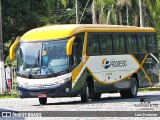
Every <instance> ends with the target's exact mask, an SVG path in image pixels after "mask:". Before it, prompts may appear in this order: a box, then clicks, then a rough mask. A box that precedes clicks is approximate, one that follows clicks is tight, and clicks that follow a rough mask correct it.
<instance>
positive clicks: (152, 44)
mask: <svg viewBox="0 0 160 120" xmlns="http://www.w3.org/2000/svg"><path fill="white" fill-rule="evenodd" d="M146 36H147V45H148V52H155V51H157V44H156V37H155V34H147V35H146Z"/></svg>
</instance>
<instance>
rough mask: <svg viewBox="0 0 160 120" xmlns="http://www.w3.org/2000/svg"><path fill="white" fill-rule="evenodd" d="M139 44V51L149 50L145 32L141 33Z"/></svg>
mask: <svg viewBox="0 0 160 120" xmlns="http://www.w3.org/2000/svg"><path fill="white" fill-rule="evenodd" d="M138 46H139V52H143V53H146V52H147V47H146V36H145V34H140V35H139V37H138Z"/></svg>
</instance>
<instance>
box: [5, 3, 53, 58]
mask: <svg viewBox="0 0 160 120" xmlns="http://www.w3.org/2000/svg"><path fill="white" fill-rule="evenodd" d="M52 6H53V4H51V2H50V3H49V0H3V1H2V21H3V23H2V26H3V41H4V43H6V42H8V41H9V40H11V41H12V42H11V44H12V43H13V42H14V40H15V39H16V37H17V36H21V35H23V34H24V33H25V32H26V31H28V30H30V29H33V28H35V27H39V26H43V25H45V24H46V20H45V18H48V16H49V13H50V9H51V7H52ZM4 48H5V46H4ZM4 54H5V58H4V60H5V59H6V57H7V56H8V49H6V48H5V51H4Z"/></svg>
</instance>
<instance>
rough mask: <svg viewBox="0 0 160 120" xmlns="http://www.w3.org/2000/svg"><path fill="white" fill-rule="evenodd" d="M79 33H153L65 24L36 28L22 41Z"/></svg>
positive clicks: (132, 29) (130, 27)
mask: <svg viewBox="0 0 160 120" xmlns="http://www.w3.org/2000/svg"><path fill="white" fill-rule="evenodd" d="M81 32H126V33H127V32H155V29H154V28H150V27H135V26H123V25H102V24H66V25H52V26H45V27H41V28H36V29H33V30H30V31H28V32H27V33H25V34H24V35H23V36H22V38H21V40H22V41H40V40H56V39H60V38H66V37H71V36H73V35H75V34H77V33H81Z"/></svg>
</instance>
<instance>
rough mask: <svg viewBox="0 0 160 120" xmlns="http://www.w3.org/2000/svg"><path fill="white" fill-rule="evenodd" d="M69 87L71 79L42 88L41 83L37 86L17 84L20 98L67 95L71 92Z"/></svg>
mask: <svg viewBox="0 0 160 120" xmlns="http://www.w3.org/2000/svg"><path fill="white" fill-rule="evenodd" d="M44 86H45V85H44ZM71 88H72V83H71V81H67V82H65V83H63V84H59V85H56V86H52V87H45V88H43V85H41V86H39V88H28V87H21V86H18V93H19V97H20V98H37V97H68V96H70V94H71Z"/></svg>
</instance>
